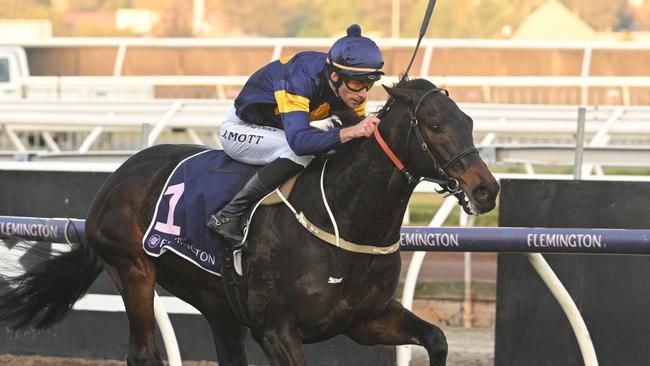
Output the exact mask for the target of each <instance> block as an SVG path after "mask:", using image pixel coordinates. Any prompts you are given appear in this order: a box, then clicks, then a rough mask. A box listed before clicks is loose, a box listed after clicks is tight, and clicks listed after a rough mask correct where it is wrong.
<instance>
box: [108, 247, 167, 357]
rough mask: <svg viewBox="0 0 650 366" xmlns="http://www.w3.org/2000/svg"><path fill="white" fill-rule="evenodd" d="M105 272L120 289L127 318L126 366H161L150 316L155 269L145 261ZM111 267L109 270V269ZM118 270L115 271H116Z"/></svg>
mask: <svg viewBox="0 0 650 366" xmlns="http://www.w3.org/2000/svg"><path fill="white" fill-rule="evenodd" d="M134 262H137V264H136V263H133V262H131V263H130V264H129V265H126V264H124V263H122V264H120V265H119V266H116V267H113V268H111V269H109V270H108V271H107V272H108V273H109V275H110V276H111V278H112V279H113V281H116V278H115V277H117V281H116V284H117V287H118V288H119V289H120V291H121V294H122V299H123V300H124V306H125V307H126V314H127V316H128V318H129V352H128V355H127V359H126V362H127V365H128V366H163V362H162V359H161V358H160V352H159V351H158V348H157V347H156V341H155V336H154V331H155V325H156V320H155V316H154V312H153V296H154V295H153V294H154V282H155V278H156V275H155V268H154V266H153V265H152V264H151V262H149V260H148V258H140V260H138V259H135V260H134ZM111 267H112V266H111ZM118 268H119V270H118Z"/></svg>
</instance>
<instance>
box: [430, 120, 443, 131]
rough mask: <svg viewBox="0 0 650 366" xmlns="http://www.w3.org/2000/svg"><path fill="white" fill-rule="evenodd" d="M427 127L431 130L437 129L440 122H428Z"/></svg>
mask: <svg viewBox="0 0 650 366" xmlns="http://www.w3.org/2000/svg"><path fill="white" fill-rule="evenodd" d="M429 127H430V128H431V129H432V130H434V131H437V130H439V129H440V124H439V123H438V122H429Z"/></svg>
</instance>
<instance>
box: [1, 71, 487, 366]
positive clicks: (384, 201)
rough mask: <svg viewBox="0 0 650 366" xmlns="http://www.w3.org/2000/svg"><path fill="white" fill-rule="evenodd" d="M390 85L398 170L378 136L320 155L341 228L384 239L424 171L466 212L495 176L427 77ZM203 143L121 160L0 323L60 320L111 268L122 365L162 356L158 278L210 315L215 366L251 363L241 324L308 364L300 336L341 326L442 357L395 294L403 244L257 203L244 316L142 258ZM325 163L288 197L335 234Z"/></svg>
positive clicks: (202, 286)
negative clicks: (121, 317) (70, 239)
mask: <svg viewBox="0 0 650 366" xmlns="http://www.w3.org/2000/svg"><path fill="white" fill-rule="evenodd" d="M387 91H388V93H389V94H390V96H391V98H390V99H389V102H388V103H387V106H388V107H385V108H384V110H382V112H381V120H382V122H381V124H380V126H379V132H380V134H381V136H383V138H384V140H385V142H386V144H387V145H388V146H389V147H390V149H391V150H392V151H394V154H395V155H396V159H399V160H400V161H401V162H402V163H403V164H404V166H405V167H404V168H403V169H402V170H400V169H398V168H396V166H395V164H394V163H393V162H391V159H390V158H389V157H388V156H387V155H386V153H385V152H384V151H383V150H382V148H381V147H380V145H379V144H378V141H377V140H376V139H374V138H369V139H362V140H360V141H358V142H355V143H352V144H350V145H348V146H351V148H349V149H347V150H346V151H345V152H344V153H339V154H337V155H335V156H334V157H332V158H331V159H330V160H328V163H327V166H326V168H327V169H326V171H325V175H324V179H323V184H324V190H325V192H326V196H327V201H328V202H329V205H330V208H331V211H332V213H333V216H334V217H335V218H336V221H337V223H338V229H339V232H340V236H341V238H343V239H346V240H348V241H350V242H354V243H365V244H368V245H373V246H380V247H386V246H389V245H391V244H394V243H396V242H397V241H398V239H399V234H400V226H401V223H402V217H403V215H404V212H405V210H406V207H407V203H408V201H409V197H410V196H411V194H412V192H413V189H414V187H415V183H416V182H417V181H418V180H417V178H418V177H431V178H438V179H442V181H443V182H445V183H444V185H446V186H447V189H448V190H450V191H452V193H453V194H455V195H457V196H458V197H461V199H464V198H462V196H463V193H462V192H464V194H465V195H466V197H467V201H464V202H463V205H465V206H466V207H467V208H468V210H470V209H471V211H473V212H474V213H477V214H478V213H483V212H487V211H489V210H491V209H493V208H494V206H495V200H496V196H497V193H498V190H499V186H498V184H497V182H496V180H495V179H494V177H493V176H492V174H491V173H490V171H489V170H488V168H487V166H486V165H485V163H484V162H483V161H482V160H481V158H480V157H479V155H478V153H477V151H476V149H475V148H474V144H473V140H472V119H471V118H470V117H469V116H467V115H466V114H465V113H463V112H462V111H461V110H460V109H459V108H458V106H457V105H456V104H455V103H454V102H453V101H452V100H451V99H450V98H449V97H448V96H447V94H446V92H445V91H444V90H443V89H438V88H436V87H435V86H434V85H433V84H431V83H429V82H428V81H425V80H418V79H416V80H411V81H407V82H403V83H401V85H398V86H396V87H394V88H387ZM204 149H206V147H199V146H188V145H158V146H154V147H151V148H149V149H146V150H143V151H141V152H139V153H137V154H135V155H134V156H133V157H131V158H130V159H129V160H127V161H126V162H125V163H124V164H123V165H122V166H121V167H120V168H119V169H117V170H116V171H115V173H114V174H112V175H111V176H110V178H108V180H107V181H106V182H105V183H104V185H103V186H102V188H101V189H100V191H99V192H98V194H97V196H96V198H95V200H94V202H93V204H92V206H91V208H90V210H89V212H88V215H87V218H86V233H87V243H84V244H80V245H78V246H75V247H73V248H72V250H71V251H70V252H66V253H64V254H62V255H59V256H56V257H54V258H53V259H51V260H49V261H46V262H44V263H43V264H42V265H40V266H38V267H35V268H33V269H32V270H30V271H29V272H27V273H26V274H24V275H23V276H21V277H18V278H16V279H14V280H13V282H12V284H13V286H12V288H13V290H11V291H10V292H9V293H7V294H4V295H2V297H1V298H0V322H3V323H5V324H8V325H10V326H11V327H12V328H14V329H23V328H28V327H33V328H45V327H47V326H49V325H51V324H53V323H55V322H57V321H59V320H61V319H62V318H63V317H64V316H65V315H66V313H68V311H69V310H70V308H71V307H72V305H73V304H74V302H75V301H76V300H77V299H78V298H79V297H81V296H82V295H83V294H84V293H85V292H86V290H87V289H88V288H89V286H90V285H91V284H92V282H93V281H94V280H95V278H96V277H97V276H98V275H99V273H100V272H101V271H102V270H105V271H106V272H107V273H108V274H109V276H110V277H111V279H112V280H113V281H114V282H115V285H116V286H117V288H118V289H119V291H120V293H121V295H122V298H123V299H124V304H125V305H126V311H127V316H128V320H129V329H130V337H129V349H128V356H127V363H128V364H129V365H162V361H161V358H160V355H159V351H158V349H157V347H156V344H155V342H154V328H155V320H154V311H153V296H154V291H153V290H154V284H155V283H158V284H160V285H161V286H163V287H164V288H165V289H167V290H168V291H170V292H171V293H173V294H174V295H176V296H177V297H178V298H180V299H182V300H184V301H186V302H188V303H190V304H192V305H193V306H194V307H196V308H197V309H198V310H199V311H200V312H201V313H202V314H203V315H204V317H205V318H206V320H207V321H208V323H209V324H210V326H211V329H212V332H213V337H214V342H215V344H216V348H217V355H218V359H219V364H220V365H236V366H237V365H246V364H247V361H246V354H245V350H244V336H245V333H246V331H247V330H248V329H250V331H251V333H252V336H253V338H254V339H255V340H256V341H257V342H258V343H259V344H260V346H261V347H262V349H263V350H264V352H265V353H266V355H267V357H268V359H269V362H270V364H271V365H277V366H280V365H281V366H290V365H306V360H305V355H304V351H303V346H302V344H303V343H311V342H318V341H321V340H325V339H327V338H330V337H332V336H335V335H338V334H345V335H347V336H348V337H350V338H351V339H353V340H355V341H356V342H358V343H360V344H363V345H376V344H384V345H399V344H418V345H421V346H424V347H425V348H426V349H427V351H428V353H429V358H430V364H431V365H436V366H442V365H445V363H446V357H447V343H446V339H445V336H444V334H443V332H442V331H441V330H440V329H439V328H438V327H436V326H434V325H432V324H429V323H427V322H425V321H423V320H422V319H420V318H418V317H417V316H416V315H414V314H413V313H411V312H410V311H408V310H406V309H404V308H403V307H402V305H401V304H399V303H398V302H397V301H396V300H395V299H394V296H395V290H396V288H397V284H398V280H399V273H400V256H399V251H396V252H393V253H390V254H381V255H376V254H361V253H354V252H350V251H345V250H342V249H340V248H337V247H335V246H332V245H329V244H326V243H324V242H323V241H321V240H320V239H318V238H316V237H315V236H313V235H312V234H311V233H309V232H308V231H307V230H305V229H304V228H303V227H302V226H301V225H300V224H299V223H298V222H297V221H296V219H295V217H294V214H293V213H292V212H291V210H289V209H288V208H287V207H286V206H284V205H278V206H264V207H261V208H260V209H258V212H257V214H256V216H255V217H254V219H253V221H252V223H251V226H250V229H249V240H248V248H247V251H246V252H245V254H244V257H243V263H242V264H243V272H244V275H245V276H244V277H243V278H242V284H243V285H244V286H245V288H246V294H245V295H246V309H245V310H246V312H247V314H248V317H249V321H250V323H248V324H242V323H241V322H240V321H238V320H237V319H238V318H237V317H236V316H235V315H236V313H235V311H234V310H233V309H232V308H231V306H230V305H229V302H228V301H227V297H226V294H225V289H224V285H223V283H222V281H221V280H220V279H219V278H218V277H215V276H213V275H211V274H209V273H208V272H205V271H203V270H201V269H199V268H198V267H196V266H194V265H193V264H191V263H190V262H189V261H187V260H185V259H183V258H181V257H179V256H177V255H176V254H174V253H171V252H167V253H166V254H164V255H162V256H161V257H159V258H153V257H150V256H148V255H147V254H145V252H144V251H143V249H142V237H143V234H144V233H145V231H146V230H147V227H148V225H149V223H150V220H151V218H152V215H153V211H154V204H155V202H156V201H157V198H158V196H159V195H160V193H161V191H162V188H163V185H164V183H165V180H166V178H167V177H168V175H169V174H170V172H171V170H172V169H173V168H174V167H175V166H176V164H177V163H178V162H179V161H181V160H182V159H184V158H185V157H187V156H189V155H191V154H194V153H197V152H199V151H201V150H204ZM324 164H325V163H324V161H323V160H321V161H315V162H314V163H312V164H311V165H310V166H309V167H308V168H307V169H306V171H305V172H304V173H303V175H302V176H301V177H300V178H299V180H298V182H297V183H296V185H295V188H294V190H293V193H292V194H291V196H290V198H289V201H290V202H291V204H292V205H293V206H294V207H295V208H296V209H297V210H298V211H302V212H304V213H305V214H306V216H307V217H308V218H309V220H310V221H311V222H313V223H314V224H315V225H317V226H319V227H321V228H324V229H325V230H330V232H333V231H332V230H333V224H332V223H331V221H330V217H329V215H328V213H327V212H326V209H325V207H324V203H323V200H322V197H321V192H320V189H319V187H320V184H321V183H320V179H321V170H322V168H323V165H324ZM409 177H411V179H409ZM214 184H219V182H214ZM461 189H462V192H461V191H460V190H461ZM330 278H334V279H336V281H330V280H329V279H330Z"/></svg>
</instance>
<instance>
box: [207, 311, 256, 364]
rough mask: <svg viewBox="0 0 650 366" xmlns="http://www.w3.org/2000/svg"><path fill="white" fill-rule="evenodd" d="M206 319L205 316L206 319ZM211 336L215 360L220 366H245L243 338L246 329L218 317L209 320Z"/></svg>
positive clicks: (234, 322)
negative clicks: (215, 349)
mask: <svg viewBox="0 0 650 366" xmlns="http://www.w3.org/2000/svg"><path fill="white" fill-rule="evenodd" d="M207 318H208V317H207V316H206V319H207ZM208 322H209V323H210V327H211V328H212V336H213V337H214V343H215V345H216V347H217V358H218V361H219V365H220V366H246V365H248V361H247V359H246V348H245V345H244V338H245V336H246V328H245V327H244V326H243V325H241V324H238V323H237V322H236V321H233V320H232V319H226V318H224V317H219V318H216V319H212V318H209V319H208Z"/></svg>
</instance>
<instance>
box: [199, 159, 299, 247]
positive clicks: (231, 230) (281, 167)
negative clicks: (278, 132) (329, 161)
mask: <svg viewBox="0 0 650 366" xmlns="http://www.w3.org/2000/svg"><path fill="white" fill-rule="evenodd" d="M302 169H303V166H302V165H300V164H297V163H294V162H293V161H291V160H289V159H276V160H275V161H273V162H271V163H270V164H268V165H266V166H264V167H263V168H261V169H260V170H258V171H257V173H255V174H254V175H253V176H252V177H251V178H250V179H249V180H248V182H246V184H245V185H244V187H243V188H242V189H241V191H239V192H238V193H237V194H236V195H235V197H233V199H232V200H231V201H230V202H229V203H228V204H227V205H226V206H225V207H223V208H222V209H221V210H220V211H218V212H217V213H215V214H213V215H210V219H209V220H208V222H207V224H206V225H207V226H208V228H210V229H211V230H213V231H215V232H216V233H218V234H219V235H221V236H222V237H224V238H225V239H226V241H228V244H230V245H232V246H235V247H237V246H240V245H241V244H242V241H243V240H244V233H243V232H242V228H241V223H240V220H241V217H242V216H243V215H244V214H245V213H246V211H248V209H249V208H250V207H251V206H252V205H253V204H254V203H256V202H257V201H259V200H260V199H262V197H264V196H266V195H267V194H269V193H271V191H273V190H274V189H275V188H276V187H278V186H279V185H280V184H282V183H284V182H285V181H287V180H288V179H289V178H291V177H292V176H294V175H296V174H298V172H300V170H302Z"/></svg>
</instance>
